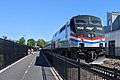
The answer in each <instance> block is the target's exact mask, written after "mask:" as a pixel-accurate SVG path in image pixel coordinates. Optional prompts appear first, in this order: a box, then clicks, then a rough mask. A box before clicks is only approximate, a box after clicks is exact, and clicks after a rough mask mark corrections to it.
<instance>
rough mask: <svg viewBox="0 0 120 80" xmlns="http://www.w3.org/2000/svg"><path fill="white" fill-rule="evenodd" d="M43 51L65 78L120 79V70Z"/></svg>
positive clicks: (86, 79) (75, 79)
mask: <svg viewBox="0 0 120 80" xmlns="http://www.w3.org/2000/svg"><path fill="white" fill-rule="evenodd" d="M43 53H44V54H45V56H46V57H47V59H48V60H49V61H50V62H51V64H52V65H53V67H54V68H55V69H56V70H57V71H58V73H59V74H60V75H61V77H62V78H63V79H64V80H120V71H119V70H117V69H115V68H108V67H103V66H100V65H89V64H84V63H80V62H79V59H78V61H75V60H72V59H69V58H67V57H63V56H60V55H58V54H55V53H52V52H49V51H45V50H43Z"/></svg>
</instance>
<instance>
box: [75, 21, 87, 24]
mask: <svg viewBox="0 0 120 80" xmlns="http://www.w3.org/2000/svg"><path fill="white" fill-rule="evenodd" d="M76 24H87V22H86V21H85V20H76Z"/></svg>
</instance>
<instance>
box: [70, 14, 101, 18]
mask: <svg viewBox="0 0 120 80" xmlns="http://www.w3.org/2000/svg"><path fill="white" fill-rule="evenodd" d="M79 17H80V18H88V17H93V18H98V19H100V18H99V17H97V16H93V15H77V16H74V17H72V18H71V19H73V18H79Z"/></svg>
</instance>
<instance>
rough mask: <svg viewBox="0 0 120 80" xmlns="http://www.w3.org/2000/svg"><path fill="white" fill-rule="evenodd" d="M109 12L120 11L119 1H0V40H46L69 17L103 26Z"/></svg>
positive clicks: (49, 38)
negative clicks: (93, 18)
mask: <svg viewBox="0 0 120 80" xmlns="http://www.w3.org/2000/svg"><path fill="white" fill-rule="evenodd" d="M112 11H113V12H120V0H0V38H2V36H7V37H8V39H12V40H18V39H20V38H21V37H25V39H26V40H28V39H30V38H33V39H35V40H38V39H44V40H45V41H49V40H51V38H52V36H53V35H54V33H55V32H56V31H58V30H59V29H60V28H61V27H62V26H63V25H64V24H65V23H66V22H67V21H68V20H69V19H70V18H72V17H73V16H76V15H94V16H97V17H100V18H101V19H102V21H103V24H104V25H106V22H107V21H106V19H107V12H112Z"/></svg>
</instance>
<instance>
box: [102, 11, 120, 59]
mask: <svg viewBox="0 0 120 80" xmlns="http://www.w3.org/2000/svg"><path fill="white" fill-rule="evenodd" d="M104 30H105V37H106V55H107V56H109V57H113V58H119V59H120V12H108V13H107V26H106V27H104Z"/></svg>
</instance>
